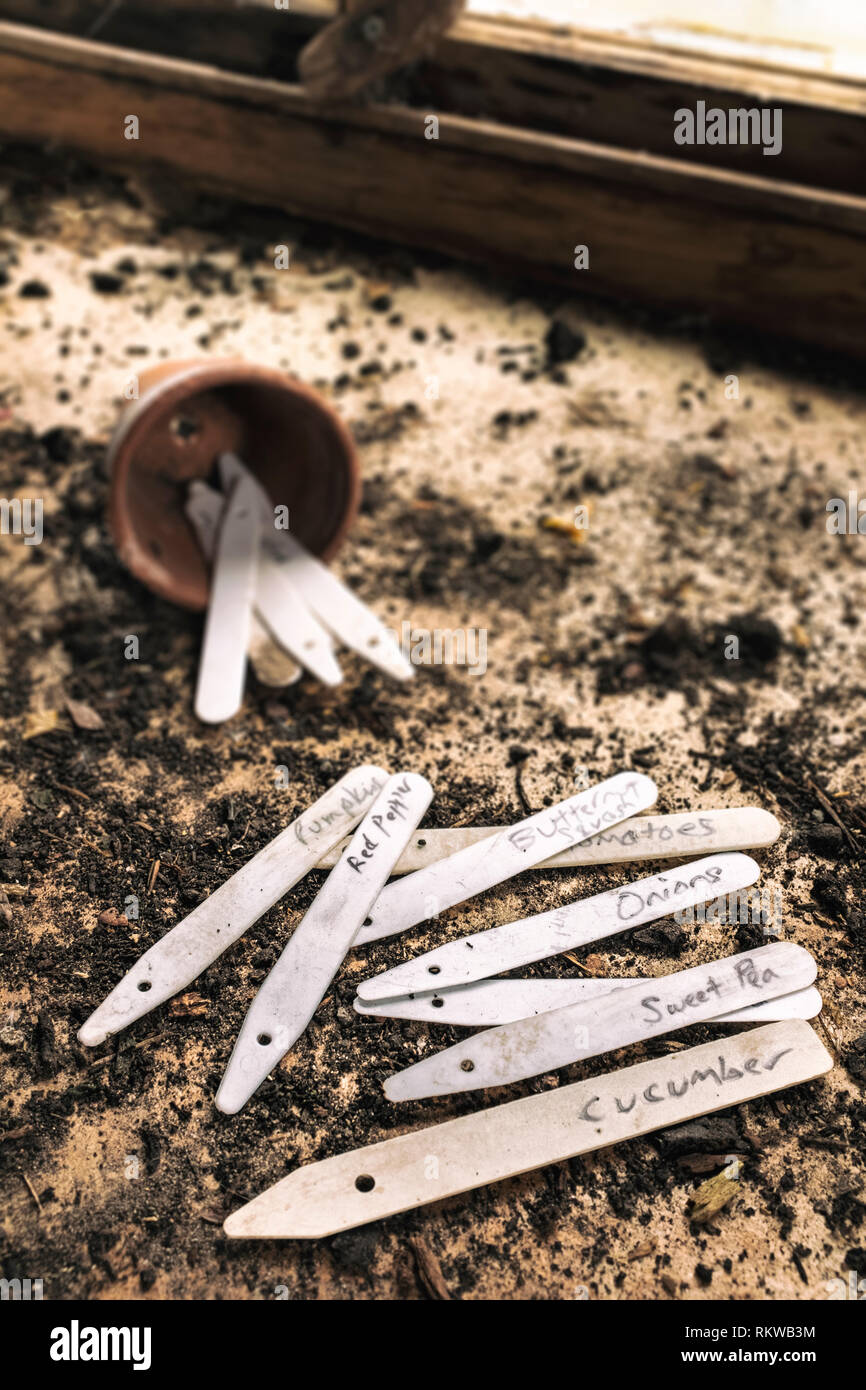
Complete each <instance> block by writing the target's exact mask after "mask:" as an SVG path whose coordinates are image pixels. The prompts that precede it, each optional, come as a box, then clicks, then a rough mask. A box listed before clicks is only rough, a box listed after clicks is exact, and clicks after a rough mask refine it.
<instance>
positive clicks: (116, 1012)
mask: <svg viewBox="0 0 866 1390" xmlns="http://www.w3.org/2000/svg"><path fill="white" fill-rule="evenodd" d="M387 779H388V774H387V772H383V770H382V768H380V767H375V766H373V765H366V766H363V767H356V768H354V769H353V770H352V771H351V772H347V773H346V775H345V777H341V778H340V780H339V782H335V783H334V785H333V787H331V788H330V789H329V790H328V791H327V792H325V795H324V796H322V797H320V798H319V800H318V801H315V802H314V803H313V805H312V806H310V807H309V809H308V810H306V811H305V812H304V813H303V815H301V816H298V817H297V819H296V820H293V821H292V822H291V824H290V825H287V826H286V828H285V830H283V831H281V832H280V834H279V835H277V837H276V839H274V840H271V842H270V844H269V845H265V848H264V849H262V850H259V853H258V854H256V855H254V856H253V858H252V859H251V860H250V861H249V863H248V864H245V865H244V866H243V868H242V869H238V871H237V873H236V874H232V876H231V878H230V879H227V881H226V882H225V883H223V884H222V885H221V886H220V887H219V888H217V890H216V892H215V893H211V895H210V897H209V898H207V899H206V900H205V901H204V902H203V903H200V904H199V906H198V907H197V908H195V909H194V910H193V911H192V912H191V913H190V914H189V916H188V917H185V918H184V919H183V921H182V922H178V924H177V926H175V927H172V929H171V930H170V931H169V932H167V933H166V935H165V936H164V937H162V938H161V940H159V941H157V942H156V944H155V945H154V946H151V948H150V950H149V951H146V952H145V953H144V955H143V956H142V957H141V959H140V960H139V961H137V962H136V964H135V965H134V966H133V967H132V969H131V970H130V971H128V973H127V974H126V975H124V977H123V979H122V980H121V981H120V983H119V984H118V985H115V987H114V989H113V990H112V991H111V993H110V994H109V995H108V997H107V999H105V1000H104V1001H103V1003H101V1004H100V1005H99V1008H98V1009H96V1010H95V1012H94V1013H92V1014H91V1015H90V1018H89V1019H88V1020H87V1022H86V1023H85V1024H84V1025H83V1027H82V1028H81V1030H80V1032H79V1034H78V1039H79V1042H82V1043H83V1044H84V1046H85V1047H97V1046H98V1044H99V1043H101V1042H104V1041H105V1039H106V1038H108V1037H111V1035H112V1034H113V1033H118V1032H120V1029H121V1028H126V1027H127V1025H128V1024H130V1023H134V1022H135V1020H136V1019H137V1018H143V1017H144V1015H145V1014H148V1013H150V1011H151V1009H155V1008H156V1007H157V1005H158V1004H162V1003H164V1002H165V1000H166V999H170V998H171V997H172V995H173V994H177V993H178V991H179V990H181V989H184V988H185V987H186V986H187V985H189V984H191V983H192V981H193V980H194V979H195V978H196V976H198V975H200V974H201V972H202V971H203V970H206V969H207V967H208V966H209V965H211V964H212V963H213V961H215V960H216V959H217V957H218V956H220V955H222V953H223V951H225V950H226V949H227V948H228V947H229V946H231V945H232V943H233V942H235V941H237V940H238V938H239V937H241V936H243V934H244V932H245V931H246V930H247V928H248V927H251V926H252V924H253V922H256V921H258V919H259V917H261V916H262V914H263V913H265V912H267V911H268V910H269V909H270V908H272V907H273V905H274V903H275V902H278V901H279V899H280V898H282V897H283V895H284V894H285V893H288V891H289V889H290V888H294V886H295V884H296V883H298V882H299V880H300V879H302V878H303V877H304V875H305V874H307V873H309V871H310V870H311V869H312V868H314V867H315V865H316V863H317V862H318V860H319V859H321V857H322V852H323V850H324V849H326V848H327V847H328V846H329V845H332V844H334V842H335V841H336V840H339V839H342V837H343V835H344V833H345V831H346V830H347V829H351V827H352V826H353V825H357V824H358V821H359V820H360V819H361V817H362V816H363V815H364V814H365V813H366V812H367V810H368V809H369V807H370V806H371V805H372V803H373V801H374V800H375V799H376V797H377V796H378V795H379V792H380V791H381V789H382V787H383V786H384V784H385V782H386V781H387Z"/></svg>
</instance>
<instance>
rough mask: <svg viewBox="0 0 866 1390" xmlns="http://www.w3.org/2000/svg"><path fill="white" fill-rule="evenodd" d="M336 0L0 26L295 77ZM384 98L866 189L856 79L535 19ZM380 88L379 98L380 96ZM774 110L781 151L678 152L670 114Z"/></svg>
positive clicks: (63, 12)
mask: <svg viewBox="0 0 866 1390" xmlns="http://www.w3.org/2000/svg"><path fill="white" fill-rule="evenodd" d="M334 13H336V0H292V5H291V9H290V10H276V9H275V8H274V5H273V3H271V0H246V2H245V3H242V4H239V3H238V0H172V3H171V4H167V0H124V3H123V4H122V5H121V6H119V8H117V9H116V10H114V11H112V12H111V13H110V14H109V15H108V17H107V18H106V14H107V3H106V0H40V2H39V4H38V5H34V0H0V18H6V19H10V20H21V21H23V22H26V23H28V24H39V25H44V26H46V27H50V28H52V29H54V30H56V31H58V32H65V33H69V34H72V35H77V36H79V37H87V36H88V34H89V32H90V30H91V29H92V28H93V26H94V25H98V24H100V22H101V21H102V27H101V28H100V29H99V34H98V36H99V39H100V40H101V41H103V42H112V43H117V44H119V45H121V46H123V47H127V48H134V49H142V50H145V51H151V52H155V53H163V54H165V55H167V56H173V57H178V58H186V59H190V60H194V61H196V62H204V63H213V64H215V65H217V66H220V67H224V68H228V69H231V70H234V71H241V72H247V73H250V74H256V75H259V76H266V77H278V78H282V79H284V80H286V81H296V80H297V60H298V55H299V53H300V51H301V49H302V47H303V46H304V44H305V43H307V42H308V40H309V39H310V38H311V36H312V35H314V34H315V33H317V32H318V31H319V29H320V28H321V26H322V25H323V24H324V23H325V22H327V18H328V17H329V15H333V14H334ZM386 91H387V92H389V93H390V95H391V96H392V97H393V98H395V99H396V98H399V100H401V101H402V102H403V103H405V104H406V105H410V106H415V107H419V108H420V107H421V106H424V107H425V109H426V110H428V111H430V112H432V113H435V114H439V115H442V114H455V115H457V114H459V115H463V116H471V117H476V118H478V119H480V120H487V121H495V122H499V123H502V124H506V125H510V126H517V127H521V128H526V129H532V130H540V131H547V132H548V133H550V134H558V135H566V136H570V137H573V138H575V139H583V140H594V141H598V142H599V143H601V144H604V145H616V146H620V147H622V148H624V149H631V150H635V151H637V150H644V151H647V152H649V153H654V154H661V155H664V156H666V157H668V158H671V159H682V160H684V161H686V162H690V163H693V162H705V163H708V164H710V165H711V166H712V167H715V168H718V167H722V168H732V169H737V170H739V171H740V172H743V173H745V172H750V173H754V174H756V175H758V176H759V177H760V178H766V179H774V180H775V179H779V180H782V181H786V182H790V183H805V184H808V185H812V186H815V187H819V188H834V189H837V190H844V191H848V192H851V193H861V192H866V176H864V169H866V85H864V84H863V83H862V82H857V81H854V80H852V79H850V78H843V77H836V76H833V75H822V76H815V75H812V74H809V73H804V72H802V71H799V70H797V69H795V68H792V67H787V66H784V65H780V64H770V63H759V62H749V61H735V60H732V59H727V58H718V57H713V56H709V55H705V54H704V55H702V54H696V53H689V52H684V51H682V50H681V49H677V48H665V47H664V46H661V45H657V44H655V43H650V42H639V41H637V40H634V39H628V38H612V37H605V36H603V35H599V34H596V33H590V32H586V31H580V30H579V29H574V28H565V27H554V26H552V25H549V24H544V23H542V22H539V21H531V20H515V19H508V18H495V17H492V16H487V15H473V14H471V13H469V14H464V15H463V16H462V17H461V18H460V19H459V20H458V21H457V23H456V24H455V25H454V26H453V27H452V29H451V30H450V31H449V33H448V34H447V35H446V36H445V37H444V38H443V39H442V40H441V41H440V42H439V44H438V45H437V47H436V50H435V53H434V55H433V57H432V58H430V59H429V60H425V61H424V62H422V63H420V64H418V65H415V66H414V67H412V68H410V69H409V70H408V71H407V72H406V73H404V74H403V75H402V76H400V77H399V78H398V79H396V80H392V81H389V84H388V87H387V88H386ZM381 96H382V91H381V90H380V91H378V92H377V97H379V98H381ZM698 99H701V100H704V101H706V102H707V105H708V106H711V107H714V106H715V107H722V108H724V109H729V108H730V107H732V106H734V107H740V106H743V105H747V106H748V105H756V104H759V105H769V106H782V107H783V110H784V139H783V147H782V151H781V153H780V154H779V155H778V156H772V157H766V156H764V155H763V153H762V150H761V149H760V148H759V147H755V146H753V145H726V146H721V145H717V146H713V147H705V148H704V149H700V148H694V147H691V148H687V147H682V146H678V145H677V144H675V142H674V139H673V129H674V119H673V117H674V112H675V111H676V110H678V109H679V108H680V107H682V106H684V105H689V104H691V105H694V103H695V102H696V101H697V100H698Z"/></svg>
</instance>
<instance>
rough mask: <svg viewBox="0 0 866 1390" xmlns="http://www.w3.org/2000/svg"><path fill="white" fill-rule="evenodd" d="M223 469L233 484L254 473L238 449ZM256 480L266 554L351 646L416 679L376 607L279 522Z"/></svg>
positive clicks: (391, 671) (397, 674) (225, 458)
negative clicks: (362, 600)
mask: <svg viewBox="0 0 866 1390" xmlns="http://www.w3.org/2000/svg"><path fill="white" fill-rule="evenodd" d="M220 473H221V476H222V478H223V482H224V483H225V484H226V485H228V483H229V482H232V481H235V480H236V479H237V478H239V477H246V478H250V477H252V474H251V473H250V471H249V469H248V468H247V467H246V465H245V464H244V463H243V462H242V460H241V459H239V458H238V457H237V456H236V455H235V454H223V455H222V457H221V458H220ZM254 481H255V485H256V488H257V495H258V497H259V508H260V512H261V517H262V527H263V532H262V539H263V544H264V547H265V550H266V552H267V554H268V555H269V556H270V557H271V558H272V559H273V561H274V563H275V564H276V565H277V566H278V567H279V568H280V570H281V572H282V573H283V575H284V577H285V578H286V579H287V580H288V581H289V582H290V583H291V584H292V585H293V586H294V588H295V589H296V591H297V592H298V594H299V595H300V597H301V598H302V600H303V601H304V603H306V604H307V606H308V607H309V608H310V609H312V611H313V613H315V615H316V617H317V618H318V619H319V621H320V622H322V623H324V624H325V626H326V627H327V628H329V630H330V631H331V632H332V633H333V634H334V636H335V637H337V638H338V639H339V640H340V641H341V642H342V643H344V645H345V646H347V647H348V648H349V649H350V651H353V652H358V653H359V654H360V655H361V656H364V657H366V658H367V660H368V661H369V662H371V663H372V664H373V665H374V666H378V667H379V669H380V670H381V671H384V672H385V674H386V675H388V676H392V677H393V678H394V679H395V680H400V681H405V680H411V679H412V677H413V676H414V674H415V671H414V668H413V666H412V664H411V662H409V661H407V660H406V658H405V656H404V655H403V653H402V652H401V650H400V647H399V646H398V644H397V642H396V641H395V640H394V636H393V634H392V633H391V632H389V630H388V628H387V627H386V626H385V624H384V623H382V622H380V621H379V619H378V618H377V617H376V615H375V613H373V612H371V610H370V609H369V608H368V607H367V605H366V604H365V603H362V602H361V600H360V599H359V598H357V597H356V596H355V594H353V593H352V591H351V589H347V588H346V586H345V584H342V583H341V582H340V580H339V579H338V578H337V576H336V575H335V574H333V573H332V572H331V570H329V569H328V567H327V565H323V564H322V562H321V560H317V559H316V557H315V555H311V554H310V552H309V551H308V550H306V549H305V548H304V546H302V545H301V543H300V541H299V540H298V539H297V537H296V536H293V535H292V534H291V532H290V531H285V530H281V531H278V530H277V529H276V528H275V526H274V509H273V506H272V504H271V500H270V498H269V497H268V494H267V493H266V492H265V490H264V488H263V487H262V486H261V484H260V483H259V482H258V481H257V480H254Z"/></svg>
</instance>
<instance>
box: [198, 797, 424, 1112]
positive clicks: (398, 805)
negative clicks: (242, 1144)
mask: <svg viewBox="0 0 866 1390" xmlns="http://www.w3.org/2000/svg"><path fill="white" fill-rule="evenodd" d="M432 799H433V788H432V787H431V786H430V783H429V782H428V781H427V780H426V778H424V777H419V776H418V774H417V773H414V772H399V773H397V774H396V775H395V776H394V777H390V778H389V779H388V781H387V782H386V783H385V786H384V787H383V788H382V790H381V792H380V793H379V795H378V796H377V798H376V800H375V802H374V804H373V806H372V807H371V808H370V810H369V811H368V812H367V814H366V816H365V817H364V819H363V821H362V822H361V824H360V825H359V827H358V829H357V830H356V831H355V834H354V835H353V836H352V839H351V841H350V844H349V847H348V849H347V850H346V853H345V854H344V855H343V858H342V859H341V860H340V862H339V864H338V865H337V866H336V868H335V869H332V870H331V873H330V874H329V875H328V878H327V880H326V881H325V884H324V886H323V888H322V889H321V891H320V892H319V893H318V895H317V896H316V898H315V899H314V901H313V904H312V906H311V907H310V909H309V911H308V912H307V913H306V914H305V916H304V917H303V918H302V920H301V922H300V923H299V924H298V926H297V927H296V928H295V931H294V933H293V935H292V938H291V940H290V941H289V944H288V945H287V946H286V948H285V950H284V951H283V953H282V955H281V956H280V958H279V960H278V961H277V962H276V964H275V965H274V967H273V969H272V970H271V972H270V974H269V975H268V977H267V979H266V980H265V981H264V983H263V985H262V987H261V989H260V990H259V992H258V994H257V995H256V997H255V999H254V1000H253V1002H252V1004H251V1006H250V1009H249V1012H248V1014H247V1016H246V1018H245V1019H244V1022H243V1025H242V1027H241V1031H240V1033H239V1034H238V1039H237V1042H236V1043H235V1046H234V1051H233V1052H232V1055H231V1058H230V1060H229V1064H228V1066H227V1067H226V1071H225V1075H224V1077H223V1079H222V1082H221V1084H220V1088H219V1091H218V1092H217V1097H216V1105H217V1109H218V1110H222V1111H224V1112H225V1113H226V1114H229V1115H234V1114H236V1113H237V1111H238V1110H240V1108H241V1106H243V1105H245V1104H246V1102H247V1101H248V1100H249V1098H250V1096H251V1095H252V1094H253V1093H254V1092H255V1091H257V1090H258V1088H259V1086H260V1085H261V1084H262V1082H263V1081H264V1080H265V1078H266V1077H267V1076H268V1074H269V1073H270V1072H271V1071H273V1069H274V1067H275V1066H276V1065H277V1063H278V1062H279V1061H280V1060H281V1058H282V1057H284V1056H285V1054H286V1053H287V1052H288V1050H289V1048H290V1047H292V1046H293V1045H294V1044H295V1042H296V1041H297V1040H298V1038H299V1037H300V1035H301V1033H303V1031H304V1029H305V1028H306V1026H307V1024H308V1023H309V1021H310V1019H311V1018H312V1017H313V1014H314V1013H315V1012H316V1009H317V1008H318V1006H319V1004H320V1003H321V1002H322V1000H323V999H324V997H325V994H326V992H327V989H328V986H329V985H330V983H331V981H332V980H333V978H334V976H335V975H336V973H337V971H338V970H339V968H340V966H341V965H342V963H343V958H344V957H345V955H346V952H347V951H348V950H349V949H350V947H351V945H352V942H353V941H354V939H355V936H356V934H357V931H358V928H359V927H360V925H361V923H362V922H363V920H364V918H365V917H366V916H367V913H368V912H369V910H370V908H371V907H372V905H373V903H374V902H375V901H376V897H377V896H378V894H379V892H380V891H381V888H382V884H383V883H385V882H386V880H387V878H388V875H389V874H390V872H391V870H392V868H393V866H394V864H395V863H396V861H397V859H398V857H399V856H400V854H401V853H402V851H403V848H404V846H405V844H406V841H407V840H408V838H409V836H410V835H413V834H414V832H415V829H416V827H417V825H418V822H419V821H420V819H421V817H422V816H423V815H424V812H425V811H426V810H427V807H428V806H429V805H430V802H431V801H432Z"/></svg>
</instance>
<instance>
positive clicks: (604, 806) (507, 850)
mask: <svg viewBox="0 0 866 1390" xmlns="http://www.w3.org/2000/svg"><path fill="white" fill-rule="evenodd" d="M657 796H658V788H657V787H656V784H655V782H653V781H652V780H651V778H649V777H645V776H644V775H643V773H641V772H618V773H617V774H616V776H615V777H609V778H608V779H607V781H605V782H598V783H597V784H596V785H595V786H594V787H590V788H589V789H588V790H587V791H583V792H578V793H577V794H576V795H575V796H571V797H569V798H568V799H567V800H566V801H560V802H558V803H557V804H556V805H555V806H548V807H546V808H545V810H543V811H538V812H536V814H535V815H533V816H529V817H527V819H526V820H523V821H520V822H519V824H517V825H512V826H511V827H509V829H507V830H500V831H499V832H498V833H497V834H495V835H491V836H490V837H489V839H486V840H479V841H478V842H477V843H476V844H474V845H467V846H466V848H465V849H461V850H458V851H457V853H456V854H451V855H449V856H448V858H447V859H440V860H439V862H438V863H437V864H431V865H430V866H429V868H426V869H419V870H418V872H417V873H414V874H407V875H406V877H405V878H402V879H400V880H399V882H397V883H391V884H389V885H388V887H387V888H385V889H384V890H383V891H382V892H381V893H380V894H379V897H378V899H377V901H376V904H375V906H374V907H373V910H372V912H371V913H370V925H369V926H365V927H362V928H361V930H360V931H359V932H358V936H357V939H356V941H355V945H356V946H362V945H366V944H367V942H369V941H378V940H379V939H380V938H381V937H383V936H393V935H394V934H395V933H396V932H401V931H405V930H406V929H407V927H414V926H415V924H416V923H417V922H423V921H425V920H426V919H427V918H428V917H435V916H436V915H437V914H438V913H440V912H444V911H445V909H446V908H449V907H453V906H454V905H455V903H462V902H464V901H465V900H466V899H467V898H474V897H475V895H476V894H477V893H483V892H484V890H485V889H486V888H492V887H494V885H495V884H497V883H503V882H504V881H505V879H507V878H513V876H514V875H515V874H520V873H523V871H524V869H531V868H532V867H533V866H534V865H535V864H540V863H541V862H542V860H544V859H548V858H549V857H550V855H551V853H552V852H553V851H554V850H557V849H565V848H566V847H567V846H568V845H574V844H577V843H578V841H580V840H588V839H589V837H590V836H591V835H597V834H598V833H599V832H600V831H602V830H604V829H605V828H606V827H608V826H611V825H616V824H617V822H618V821H622V820H626V819H627V817H629V816H633V815H635V814H636V812H638V811H645V810H646V809H647V808H648V807H649V806H651V805H652V804H653V802H654V801H655V799H656V797H657ZM489 973H490V972H489V971H485V974H489ZM388 992H389V993H390V994H405V993H406V991H405V990H403V989H396V990H389V991H388ZM364 997H365V998H366V997H367V996H366V995H365V996H364Z"/></svg>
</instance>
